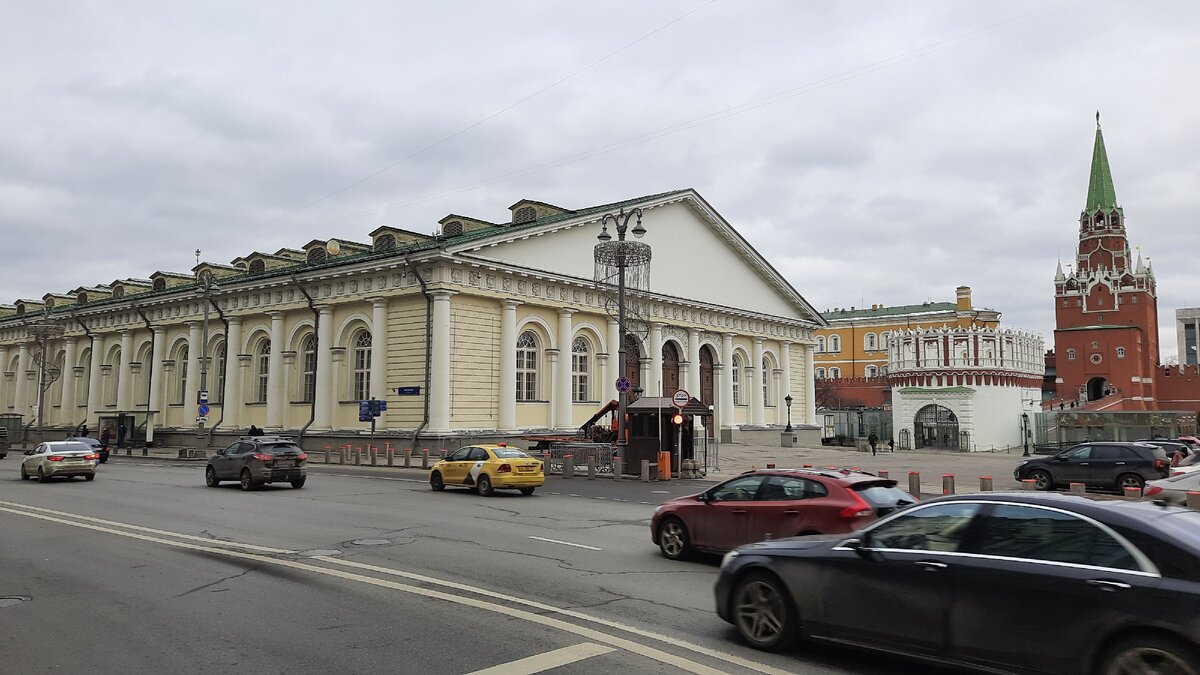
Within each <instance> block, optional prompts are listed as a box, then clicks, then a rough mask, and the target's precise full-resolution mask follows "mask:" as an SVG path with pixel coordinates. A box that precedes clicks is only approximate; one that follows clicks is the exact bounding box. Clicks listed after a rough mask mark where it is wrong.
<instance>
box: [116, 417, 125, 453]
mask: <svg viewBox="0 0 1200 675" xmlns="http://www.w3.org/2000/svg"><path fill="white" fill-rule="evenodd" d="M117 447H118V448H123V447H125V423H124V422H121V424H120V425H119V426H118V427H117Z"/></svg>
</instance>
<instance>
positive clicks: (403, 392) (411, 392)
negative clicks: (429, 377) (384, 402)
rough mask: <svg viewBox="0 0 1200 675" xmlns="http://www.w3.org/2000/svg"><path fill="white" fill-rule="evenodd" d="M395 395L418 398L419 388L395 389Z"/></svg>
mask: <svg viewBox="0 0 1200 675" xmlns="http://www.w3.org/2000/svg"><path fill="white" fill-rule="evenodd" d="M396 394H397V395H399V396H420V395H421V388H420V387H397V388H396Z"/></svg>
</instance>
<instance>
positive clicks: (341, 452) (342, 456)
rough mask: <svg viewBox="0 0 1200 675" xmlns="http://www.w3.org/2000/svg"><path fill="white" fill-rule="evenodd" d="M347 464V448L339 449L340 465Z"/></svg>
mask: <svg viewBox="0 0 1200 675" xmlns="http://www.w3.org/2000/svg"><path fill="white" fill-rule="evenodd" d="M345 463H346V446H344V445H343V446H340V447H338V464H345Z"/></svg>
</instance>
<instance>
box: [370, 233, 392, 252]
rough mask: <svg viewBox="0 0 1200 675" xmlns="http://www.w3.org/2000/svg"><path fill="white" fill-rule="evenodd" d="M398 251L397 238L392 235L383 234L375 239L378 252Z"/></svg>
mask: <svg viewBox="0 0 1200 675" xmlns="http://www.w3.org/2000/svg"><path fill="white" fill-rule="evenodd" d="M395 249H396V237H395V236H394V235H391V234H381V235H379V237H377V238H376V239H375V250H376V251H394V250H395Z"/></svg>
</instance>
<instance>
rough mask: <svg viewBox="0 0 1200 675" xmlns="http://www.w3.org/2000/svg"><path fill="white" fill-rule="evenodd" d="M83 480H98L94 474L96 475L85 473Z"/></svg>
mask: <svg viewBox="0 0 1200 675" xmlns="http://www.w3.org/2000/svg"><path fill="white" fill-rule="evenodd" d="M83 479H84V480H96V474H94V473H85V474H83Z"/></svg>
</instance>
